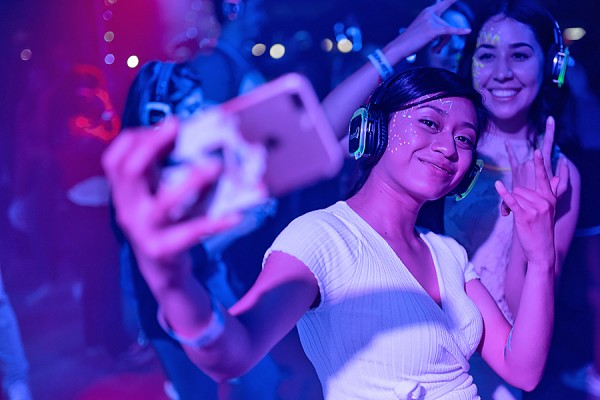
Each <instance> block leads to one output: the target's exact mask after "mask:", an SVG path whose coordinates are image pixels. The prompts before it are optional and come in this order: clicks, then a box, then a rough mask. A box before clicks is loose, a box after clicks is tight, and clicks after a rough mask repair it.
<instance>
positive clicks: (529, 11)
mask: <svg viewBox="0 0 600 400" xmlns="http://www.w3.org/2000/svg"><path fill="white" fill-rule="evenodd" d="M497 15H504V16H506V17H507V18H510V19H513V20H515V21H517V22H520V23H522V24H525V25H527V26H528V27H529V28H531V30H532V32H533V34H534V36H535V39H536V40H537V42H538V43H539V44H540V47H541V48H542V51H543V52H544V64H543V65H544V67H543V79H542V86H541V87H540V91H539V92H538V94H537V96H536V98H535V100H534V102H533V104H532V105H531V109H530V112H529V120H530V121H531V123H532V124H533V126H534V127H535V128H536V131H537V134H542V133H543V132H544V130H545V128H544V127H545V124H546V118H548V116H549V115H555V116H557V115H558V114H559V113H560V109H561V108H562V106H563V104H562V101H561V100H563V99H562V98H561V97H564V94H563V93H561V92H560V91H559V89H558V86H557V85H556V84H555V83H553V82H552V78H551V63H552V58H553V55H554V53H555V52H556V51H558V44H557V43H556V40H555V23H556V22H555V20H554V17H553V16H552V14H550V12H549V11H548V10H547V9H546V8H545V7H544V6H543V5H542V4H540V3H538V2H537V1H535V0H503V1H498V2H492V3H491V4H490V6H489V7H488V8H487V9H486V10H485V11H484V12H483V13H481V14H479V15H478V17H477V18H476V19H475V21H474V23H473V28H472V31H471V34H470V35H469V36H468V38H467V41H466V43H465V49H464V52H463V57H462V58H461V61H460V64H459V68H458V73H459V74H460V75H462V76H463V77H467V78H468V79H469V81H470V82H471V84H472V83H473V76H472V71H471V66H472V63H473V56H474V54H475V50H476V45H477V38H478V36H479V33H480V31H481V29H482V28H483V25H485V23H486V22H488V21H489V20H490V19H491V18H492V17H495V16H497Z"/></svg>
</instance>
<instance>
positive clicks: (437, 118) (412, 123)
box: [373, 97, 477, 200]
mask: <svg viewBox="0 0 600 400" xmlns="http://www.w3.org/2000/svg"><path fill="white" fill-rule="evenodd" d="M421 100H426V99H421ZM417 102H419V101H417ZM476 126H477V116H476V113H475V108H474V106H473V104H472V103H471V101H469V100H467V99H464V98H459V97H449V98H442V99H438V100H432V101H424V102H422V103H421V104H418V105H415V106H413V107H410V108H409V109H406V110H402V111H398V112H395V113H393V114H392V115H391V116H390V121H389V126H388V145H387V150H386V152H385V153H384V155H383V156H382V158H381V160H380V161H379V162H378V164H377V165H376V166H375V167H374V170H373V171H377V172H376V174H377V175H379V176H380V177H381V176H385V178H384V180H386V181H387V182H388V184H389V185H390V186H394V187H396V188H401V189H400V190H402V191H403V192H407V193H410V194H411V195H412V196H414V197H416V198H417V197H418V198H419V199H421V200H433V199H437V198H440V197H443V196H444V195H446V194H448V193H449V192H451V191H452V189H454V188H455V187H456V186H457V185H458V184H459V183H460V181H461V180H462V177H463V176H464V175H465V173H466V171H467V170H468V169H469V166H470V165H471V161H472V159H473V155H474V150H475V146H476V144H477V132H476V128H475V127H476Z"/></svg>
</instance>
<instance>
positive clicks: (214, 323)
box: [156, 298, 225, 349]
mask: <svg viewBox="0 0 600 400" xmlns="http://www.w3.org/2000/svg"><path fill="white" fill-rule="evenodd" d="M211 306H212V315H211V317H210V321H209V323H208V325H207V326H206V327H205V328H204V329H203V330H202V331H201V332H200V333H199V334H198V335H197V336H196V337H193V338H184V337H182V336H180V335H178V334H177V333H175V332H174V331H173V329H171V327H170V326H169V324H168V323H167V321H166V320H165V316H164V315H163V313H162V310H161V309H160V308H159V309H158V314H157V316H156V319H157V320H158V324H159V325H160V327H161V328H162V329H163V330H164V331H165V333H166V334H167V335H169V336H170V337H171V338H173V339H175V340H176V341H177V342H179V343H181V344H185V345H187V346H190V347H193V348H196V349H198V348H201V347H204V346H207V345H209V344H211V343H213V342H214V341H216V340H217V339H218V338H219V337H220V336H221V335H222V334H223V331H224V330H225V316H224V315H223V311H222V310H221V306H219V304H217V302H216V301H215V300H214V299H212V298H211Z"/></svg>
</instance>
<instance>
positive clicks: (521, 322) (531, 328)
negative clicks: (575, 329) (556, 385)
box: [505, 262, 554, 390]
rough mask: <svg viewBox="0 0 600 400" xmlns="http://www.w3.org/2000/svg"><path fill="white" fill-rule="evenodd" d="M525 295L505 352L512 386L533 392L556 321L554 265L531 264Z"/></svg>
mask: <svg viewBox="0 0 600 400" xmlns="http://www.w3.org/2000/svg"><path fill="white" fill-rule="evenodd" d="M527 268H528V272H527V275H526V276H525V280H524V284H523V293H522V296H521V302H520V305H519V308H518V314H517V318H516V320H515V323H514V326H513V329H512V333H511V336H510V338H509V339H508V341H507V344H506V349H505V362H506V369H507V371H508V373H509V374H510V377H511V379H510V380H511V381H512V382H511V383H513V384H515V385H517V386H519V387H521V388H523V389H525V390H532V389H534V388H535V386H536V385H537V384H538V383H539V381H540V380H541V378H542V375H543V372H544V367H545V364H546V359H547V357H548V351H549V348H550V342H551V338H552V329H553V322H554V262H548V263H545V264H544V265H533V264H531V263H530V264H528V266H527Z"/></svg>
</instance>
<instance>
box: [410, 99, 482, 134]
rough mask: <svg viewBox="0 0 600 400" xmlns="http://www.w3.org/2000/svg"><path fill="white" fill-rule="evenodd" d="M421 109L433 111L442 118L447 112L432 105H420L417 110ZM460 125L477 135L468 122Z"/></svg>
mask: <svg viewBox="0 0 600 400" xmlns="http://www.w3.org/2000/svg"><path fill="white" fill-rule="evenodd" d="M422 108H431V109H432V110H433V111H435V112H437V113H438V114H440V115H442V116H444V117H445V116H447V115H448V112H447V111H445V110H442V109H441V108H439V107H436V106H434V105H432V104H422V105H420V106H418V107H417V109H418V110H420V109H422ZM461 125H463V126H465V127H467V128H471V129H473V130H474V131H475V133H477V128H476V127H475V125H473V124H472V123H470V122H468V121H463V122H462V123H461Z"/></svg>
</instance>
